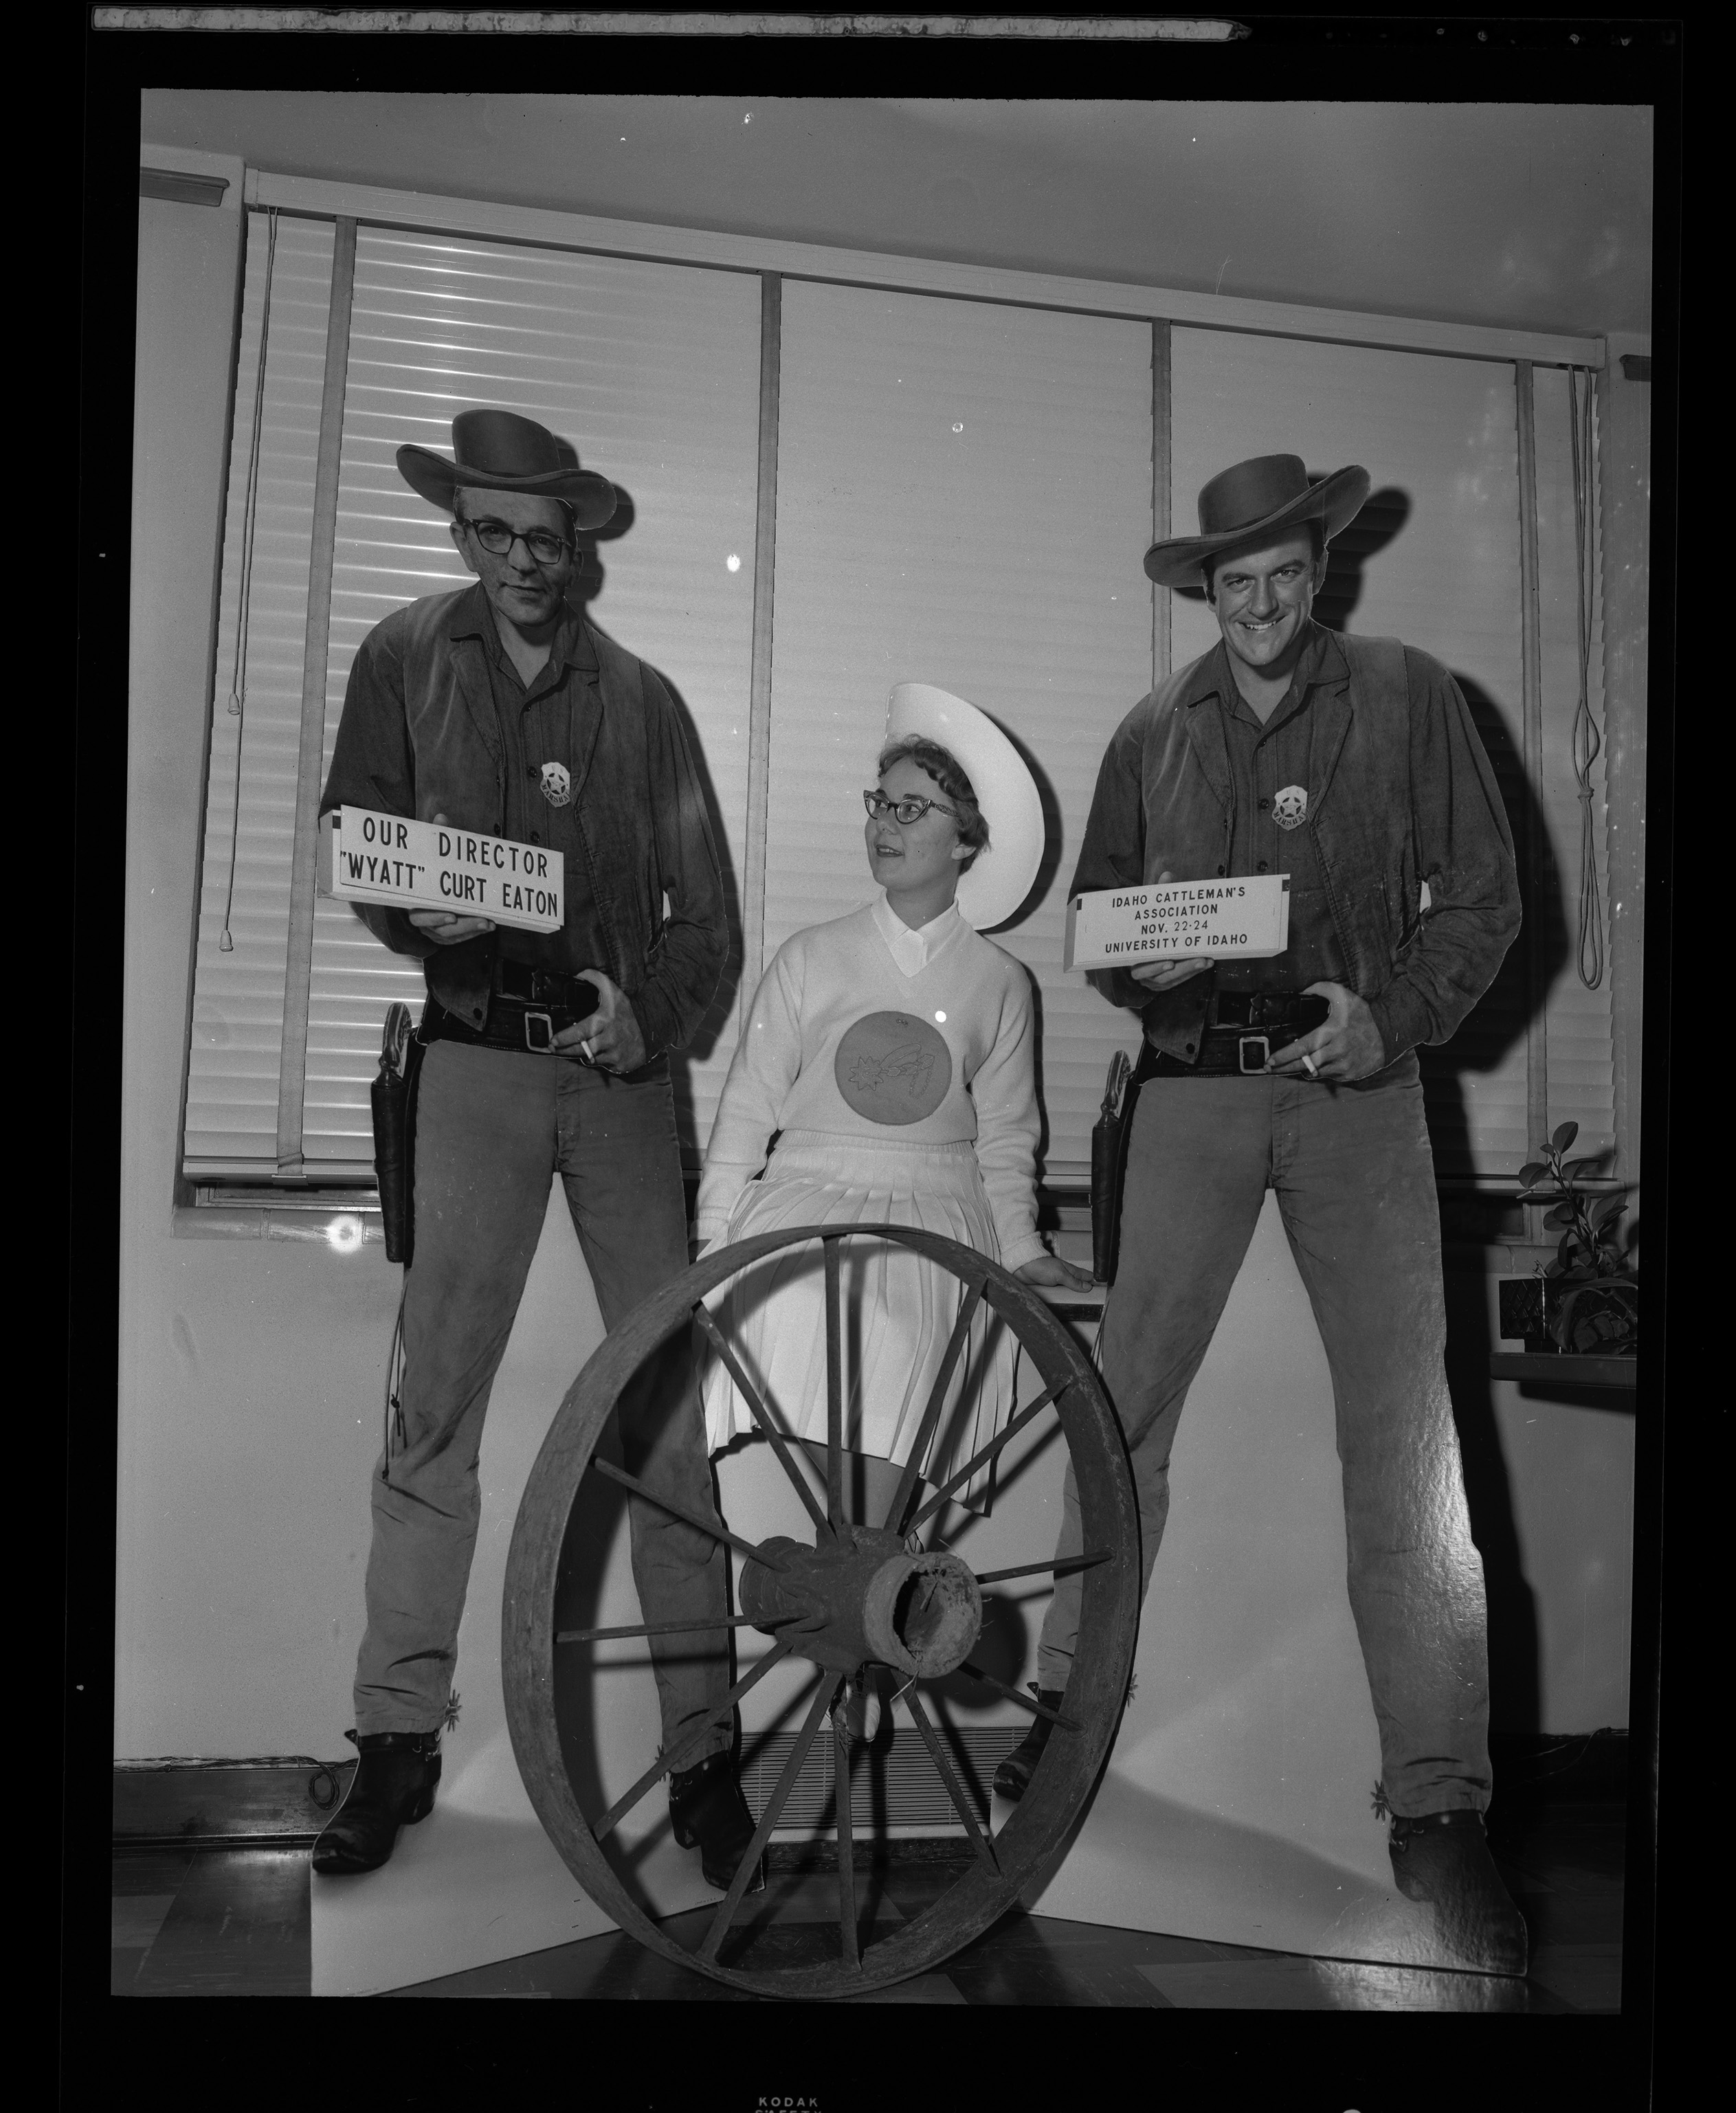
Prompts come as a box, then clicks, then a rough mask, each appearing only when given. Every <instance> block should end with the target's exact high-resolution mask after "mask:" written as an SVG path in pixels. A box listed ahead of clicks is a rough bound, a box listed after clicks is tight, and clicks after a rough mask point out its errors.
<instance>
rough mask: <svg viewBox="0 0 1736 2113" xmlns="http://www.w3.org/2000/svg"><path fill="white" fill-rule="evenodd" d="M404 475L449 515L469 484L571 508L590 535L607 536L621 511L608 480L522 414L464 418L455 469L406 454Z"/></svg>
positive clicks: (422, 451) (457, 422)
mask: <svg viewBox="0 0 1736 2113" xmlns="http://www.w3.org/2000/svg"><path fill="white" fill-rule="evenodd" d="M398 470H399V474H400V476H401V477H403V479H404V482H405V483H406V484H408V485H409V486H410V487H411V489H412V490H413V491H418V492H419V493H420V494H421V495H422V496H423V498H424V499H426V500H428V501H429V503H430V504H432V505H435V506H443V507H445V509H446V511H447V512H448V513H450V512H451V511H452V495H453V494H454V493H455V491H457V489H458V487H459V486H460V485H461V484H462V485H471V486H477V487H479V488H480V489H481V490H482V491H523V492H527V493H528V494H529V495H531V497H532V498H534V499H559V500H564V501H565V503H566V504H568V505H569V506H570V507H571V508H572V509H573V526H574V527H576V528H580V529H585V530H589V529H592V528H601V527H602V526H603V524H604V523H605V521H607V520H608V518H609V517H610V514H612V513H614V509H615V504H616V494H615V488H614V486H613V485H612V484H611V483H610V481H609V480H608V478H607V477H599V476H598V475H597V474H596V472H595V471H594V470H588V469H581V468H579V466H578V454H577V453H576V451H575V450H573V447H572V446H571V445H569V443H568V442H567V441H565V440H560V439H557V438H556V436H555V435H554V434H553V433H551V432H550V431H549V429H548V427H546V426H539V425H538V424H537V422H536V420H535V419H534V418H520V417H519V414H518V413H517V412H516V411H496V410H492V409H488V410H478V411H460V412H459V414H458V416H457V417H456V418H455V419H454V420H453V421H452V459H451V460H450V462H449V461H448V460H447V459H446V458H445V456H444V455H437V454H435V453H434V452H433V450H432V449H431V448H418V447H402V448H400V449H399V450H398Z"/></svg>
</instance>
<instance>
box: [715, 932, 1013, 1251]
mask: <svg viewBox="0 0 1736 2113" xmlns="http://www.w3.org/2000/svg"><path fill="white" fill-rule="evenodd" d="M901 957H902V958H901ZM906 964H908V965H906ZM888 1012H890V1013H897V1014H901V1015H912V1016H914V1018H915V1019H916V1020H919V1021H921V1022H922V1023H924V1024H925V1025H926V1024H928V1023H930V1022H931V1023H932V1024H933V1027H934V1033H935V1034H937V1035H939V1038H941V1040H943V1042H944V1043H945V1044H946V1048H947V1053H948V1056H949V1057H950V1058H951V1060H952V1076H951V1079H950V1080H949V1082H948V1085H947V1088H946V1091H945V1093H944V1094H943V1097H942V1098H941V1099H940V1101H939V1105H938V1106H937V1107H934V1109H933V1110H932V1111H931V1112H930V1113H928V1114H926V1115H925V1116H922V1117H921V1120H918V1121H915V1122H901V1123H899V1124H898V1125H896V1127H893V1126H890V1125H888V1124H886V1123H884V1122H876V1121H875V1120H873V1119H872V1118H871V1117H870V1116H866V1115H865V1114H861V1113H859V1112H858V1111H857V1109H856V1108H854V1107H852V1106H851V1105H850V1103H849V1102H848V1101H847V1100H846V1098H844V1095H843V1093H842V1092H841V1091H840V1090H839V1086H838V1078H837V1075H836V1073H835V1070H834V1063H835V1060H836V1058H837V1056H838V1044H839V1043H841V1042H842V1041H843V1038H844V1035H845V1034H846V1033H847V1030H848V1029H851V1028H852V1027H853V1026H855V1025H857V1023H858V1022H860V1021H861V1020H864V1019H865V1018H866V1016H868V1015H871V1014H875V1013H888ZM1032 1026H1033V1019H1032V1011H1031V1002H1030V979H1029V978H1028V977H1027V975H1026V972H1025V970H1024V969H1023V968H1022V967H1021V965H1020V964H1019V963H1018V962H1017V961H1014V960H1013V959H1012V956H1011V955H1009V954H1006V953H1003V952H1002V950H1001V949H1000V948H999V947H997V946H995V945H994V943H993V942H991V941H989V940H988V939H984V938H981V937H980V935H979V934H978V933H976V932H975V931H973V930H972V929H971V926H970V925H969V924H966V921H965V920H964V919H963V918H962V917H961V916H960V915H959V914H958V911H957V908H956V907H952V908H948V909H947V910H943V912H942V913H941V915H939V917H937V918H936V919H934V921H933V922H932V923H931V924H925V925H924V926H923V927H922V928H921V931H920V932H914V931H911V930H910V929H908V928H907V926H906V925H904V924H902V922H901V921H900V920H899V919H898V917H897V916H896V915H894V913H893V911H892V910H890V909H889V907H888V906H887V903H886V901H885V898H884V896H882V897H880V898H879V900H878V901H875V902H874V903H872V904H870V906H868V907H866V909H862V910H852V912H851V914H850V915H848V916H847V917H839V918H835V919H834V920H832V921H831V922H830V923H829V924H811V925H810V926H809V927H808V928H807V929H806V931H802V932H797V933H795V934H794V936H793V938H788V939H787V940H785V942H783V945H782V946H781V947H779V949H778V951H777V952H776V954H775V955H774V956H773V958H772V961H771V965H770V967H769V968H768V969H767V970H766V971H765V974H764V975H763V976H762V977H761V979H760V988H758V990H757V991H756V992H755V993H754V1000H753V1009H752V1012H751V1013H750V1014H749V1015H748V1019H747V1029H746V1031H745V1032H744V1034H742V1039H741V1042H740V1043H739V1045H738V1047H737V1049H736V1052H735V1057H734V1061H733V1062H732V1063H731V1065H730V1066H729V1077H728V1078H727V1079H725V1081H724V1092H723V1098H722V1100H721V1101H720V1103H719V1106H718V1111H717V1118H716V1120H715V1122H714V1123H713V1125H712V1126H711V1142H710V1145H709V1147H708V1148H707V1149H706V1167H705V1172H704V1175H702V1176H701V1180H700V1184H699V1203H698V1208H697V1212H696V1213H695V1225H694V1230H695V1231H696V1232H697V1234H698V1236H699V1237H700V1238H701V1239H706V1240H714V1239H718V1238H720V1236H721V1235H722V1234H724V1233H725V1232H726V1231H727V1230H728V1229H729V1218H730V1213H731V1212H732V1211H733V1209H734V1207H735V1205H736V1203H738V1200H739V1198H740V1197H741V1194H742V1190H743V1189H745V1188H746V1187H747V1184H748V1183H749V1182H750V1181H752V1180H753V1179H754V1177H755V1175H757V1174H758V1173H759V1172H760V1171H761V1169H762V1168H763V1167H764V1166H765V1161H766V1151H767V1147H768V1145H769V1144H770V1140H771V1138H772V1135H773V1134H774V1132H777V1131H780V1130H808V1131H816V1130H817V1131H820V1132H823V1133H826V1134H831V1135H834V1136H837V1137H841V1138H847V1139H850V1140H851V1141H852V1143H862V1144H874V1143H887V1142H889V1141H896V1142H897V1143H900V1144H919V1145H920V1144H950V1143H959V1142H961V1141H963V1140H967V1139H974V1140H975V1146H976V1159H977V1164H978V1166H979V1167H980V1169H981V1172H982V1178H983V1189H984V1193H986V1195H987V1197H988V1198H989V1210H990V1212H991V1213H992V1214H993V1216H994V1229H995V1234H996V1237H997V1238H998V1240H999V1242H1000V1248H1001V1261H1002V1262H1003V1265H1004V1266H1006V1267H1007V1268H1008V1269H1016V1268H1017V1267H1018V1266H1019V1265H1020V1264H1021V1262H1030V1261H1031V1260H1033V1259H1034V1258H1035V1257H1036V1256H1038V1255H1039V1254H1041V1253H1043V1252H1044V1247H1043V1243H1042V1241H1041V1240H1040V1239H1039V1238H1038V1237H1037V1230H1036V1193H1035V1166H1036V1148H1037V1136H1038V1117H1037V1096H1036V1085H1035V1075H1034V1073H1033V1070H1032V1065H1031V1042H1032ZM937 1053H938V1052H937Z"/></svg>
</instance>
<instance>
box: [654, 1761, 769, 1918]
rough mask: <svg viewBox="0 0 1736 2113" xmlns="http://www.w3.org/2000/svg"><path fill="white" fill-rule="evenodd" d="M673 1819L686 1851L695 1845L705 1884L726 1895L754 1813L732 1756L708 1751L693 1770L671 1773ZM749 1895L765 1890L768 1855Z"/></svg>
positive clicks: (750, 1832)
mask: <svg viewBox="0 0 1736 2113" xmlns="http://www.w3.org/2000/svg"><path fill="white" fill-rule="evenodd" d="M669 1820H670V1823H671V1824H672V1825H673V1827H674V1830H675V1839H676V1840H677V1841H678V1842H679V1843H680V1844H681V1846H682V1847H683V1849H691V1848H692V1847H693V1846H695V1845H696V1844H697V1846H698V1849H699V1868H700V1869H701V1870H702V1871H703V1872H704V1873H705V1874H706V1884H707V1885H708V1886H715V1887H716V1888H717V1890H718V1891H719V1892H720V1893H727V1892H729V1888H730V1886H731V1885H732V1884H733V1882H734V1878H735V1874H736V1872H737V1870H738V1869H739V1868H740V1865H741V1861H742V1857H743V1856H744V1855H746V1854H747V1849H748V1846H749V1845H750V1844H751V1843H752V1840H753V1832H754V1828H753V1814H752V1813H751V1812H750V1811H749V1810H747V1799H746V1798H745V1797H743V1796H742V1786H741V1784H740V1783H739V1782H738V1781H737V1780H736V1773H735V1757H734V1755H732V1754H729V1753H722V1754H710V1755H707V1756H706V1759H704V1760H702V1761H696V1762H695V1763H694V1764H693V1766H692V1768H678V1769H676V1770H675V1771H674V1773H672V1774H671V1776H670V1777H669ZM747 1890H748V1892H750V1893H761V1892H765V1858H764V1857H763V1856H762V1857H761V1859H760V1862H759V1866H758V1868H757V1869H756V1871H755V1872H754V1874H753V1877H752V1880H751V1881H750V1882H749V1883H748V1887H747Z"/></svg>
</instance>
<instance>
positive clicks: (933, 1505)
mask: <svg viewBox="0 0 1736 2113" xmlns="http://www.w3.org/2000/svg"><path fill="white" fill-rule="evenodd" d="M1072 1384H1073V1382H1072V1381H1071V1380H1068V1381H1067V1382H1066V1383H1065V1385H1061V1386H1058V1387H1044V1390H1043V1391H1042V1393H1041V1394H1039V1395H1038V1396H1037V1398H1036V1399H1035V1401H1031V1402H1027V1403H1026V1404H1025V1406H1024V1408H1021V1410H1020V1411H1019V1412H1018V1414H1017V1415H1016V1417H1014V1418H1013V1419H1012V1422H1011V1423H1009V1424H1008V1425H1007V1426H1006V1428H1005V1429H1004V1430H1003V1431H1000V1432H999V1433H998V1435H996V1436H994V1437H993V1438H991V1439H990V1440H989V1443H988V1444H986V1445H985V1446H984V1448H983V1449H982V1450H981V1452H980V1453H978V1454H974V1455H973V1456H972V1457H971V1458H970V1459H969V1460H967V1461H966V1463H965V1464H964V1466H963V1467H961V1468H960V1469H959V1471H958V1472H957V1474H956V1475H949V1476H948V1477H947V1479H946V1481H943V1483H942V1484H941V1485H940V1487H939V1489H938V1490H935V1492H934V1495H933V1496H931V1497H930V1499H929V1500H928V1502H927V1503H926V1504H924V1506H923V1507H922V1508H921V1511H920V1512H918V1513H917V1514H916V1517H914V1518H913V1519H912V1520H911V1522H910V1524H909V1526H908V1527H906V1528H905V1531H906V1532H907V1533H914V1532H915V1531H916V1528H917V1527H919V1526H921V1524H922V1523H923V1522H924V1521H925V1520H926V1519H931V1518H932V1517H934V1514H935V1513H936V1512H938V1511H939V1508H940V1507H941V1506H942V1505H943V1504H944V1503H945V1502H946V1500H947V1499H948V1497H949V1496H951V1495H952V1494H953V1490H962V1488H963V1487H964V1485H965V1484H966V1482H968V1481H970V1479H971V1476H973V1475H975V1473H976V1472H978V1470H979V1469H980V1468H983V1467H987V1466H988V1464H989V1462H990V1461H991V1460H992V1459H993V1458H994V1456H995V1454H997V1453H998V1452H999V1451H1000V1449H1001V1448H1002V1447H1003V1445H1006V1444H1009V1443H1010V1442H1011V1441H1012V1440H1013V1439H1015V1438H1016V1437H1017V1436H1018V1435H1019V1433H1020V1432H1021V1431H1022V1430H1023V1429H1024V1428H1025V1426H1026V1424H1027V1423H1029V1422H1030V1421H1031V1419H1032V1418H1033V1417H1036V1416H1040V1415H1041V1414H1042V1412H1043V1411H1044V1409H1045V1408H1048V1405H1049V1403H1051V1402H1052V1401H1053V1399H1055V1397H1056V1395H1057V1394H1065V1393H1066V1392H1067V1388H1068V1387H1070V1386H1071V1385H1072Z"/></svg>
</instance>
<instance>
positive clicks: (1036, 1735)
mask: <svg viewBox="0 0 1736 2113" xmlns="http://www.w3.org/2000/svg"><path fill="white" fill-rule="evenodd" d="M1027 1685H1028V1686H1029V1687H1030V1691H1031V1693H1032V1694H1033V1695H1035V1696H1036V1698H1037V1700H1038V1701H1039V1702H1040V1703H1041V1704H1042V1705H1043V1707H1044V1709H1059V1708H1060V1707H1061V1691H1060V1689H1059V1688H1056V1687H1039V1686H1038V1685H1037V1683H1036V1682H1035V1681H1034V1680H1033V1681H1030V1682H1028V1683H1027ZM1054 1728H1055V1727H1054V1726H1053V1723H1051V1722H1050V1720H1049V1719H1048V1718H1047V1717H1033V1718H1031V1720H1030V1730H1029V1731H1028V1732H1026V1734H1025V1736H1024V1737H1023V1738H1022V1739H1021V1741H1019V1743H1018V1745H1017V1746H1015V1747H1014V1748H1013V1750H1012V1752H1011V1753H1010V1754H1009V1755H1007V1758H1006V1759H1005V1760H1004V1761H1003V1762H1002V1763H1001V1764H1000V1766H999V1767H998V1768H997V1769H996V1770H995V1772H994V1794H995V1796H997V1797H1004V1798H1005V1799H1006V1800H1007V1802H1008V1803H1009V1804H1011V1805H1016V1804H1017V1803H1018V1801H1019V1800H1020V1799H1021V1797H1023V1796H1024V1795H1025V1793H1026V1791H1027V1790H1029V1789H1030V1779H1031V1778H1032V1777H1033V1776H1034V1775H1035V1773H1037V1764H1038V1762H1039V1760H1041V1759H1042V1758H1043V1749H1044V1747H1045V1746H1047V1745H1048V1735H1049V1733H1050V1732H1053V1730H1054Z"/></svg>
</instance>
